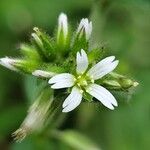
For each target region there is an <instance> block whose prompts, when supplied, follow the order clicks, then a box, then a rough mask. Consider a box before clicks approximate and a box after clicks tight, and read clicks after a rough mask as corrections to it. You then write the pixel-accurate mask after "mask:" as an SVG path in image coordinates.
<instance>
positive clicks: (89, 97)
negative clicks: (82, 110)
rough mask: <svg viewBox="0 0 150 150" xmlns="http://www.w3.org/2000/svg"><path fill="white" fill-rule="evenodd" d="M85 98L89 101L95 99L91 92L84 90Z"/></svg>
mask: <svg viewBox="0 0 150 150" xmlns="http://www.w3.org/2000/svg"><path fill="white" fill-rule="evenodd" d="M83 98H84V99H85V100H87V101H88V102H92V101H93V96H91V95H90V94H88V93H86V92H84V94H83Z"/></svg>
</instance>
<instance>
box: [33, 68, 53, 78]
mask: <svg viewBox="0 0 150 150" xmlns="http://www.w3.org/2000/svg"><path fill="white" fill-rule="evenodd" d="M32 75H34V76H36V77H44V78H50V77H53V76H54V75H56V74H55V73H54V72H48V71H43V70H35V71H34V72H32Z"/></svg>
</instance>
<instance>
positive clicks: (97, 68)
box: [87, 56, 119, 80]
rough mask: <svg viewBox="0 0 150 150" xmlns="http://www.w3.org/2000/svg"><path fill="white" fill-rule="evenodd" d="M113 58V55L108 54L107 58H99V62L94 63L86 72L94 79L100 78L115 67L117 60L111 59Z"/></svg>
mask: <svg viewBox="0 0 150 150" xmlns="http://www.w3.org/2000/svg"><path fill="white" fill-rule="evenodd" d="M114 59H115V57H114V56H110V57H107V58H105V59H103V60H101V61H100V62H99V63H97V64H96V65H94V66H93V67H92V68H91V69H90V70H89V71H88V72H87V74H88V75H89V76H91V77H93V79H94V80H97V79H99V78H102V77H103V76H105V75H106V74H108V73H110V72H111V71H113V70H114V69H115V68H116V67H117V65H118V63H119V61H118V60H115V61H113V60H114Z"/></svg>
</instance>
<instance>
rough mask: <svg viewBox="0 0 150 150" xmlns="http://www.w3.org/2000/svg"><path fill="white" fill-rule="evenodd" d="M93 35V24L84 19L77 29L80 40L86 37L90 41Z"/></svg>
mask: <svg viewBox="0 0 150 150" xmlns="http://www.w3.org/2000/svg"><path fill="white" fill-rule="evenodd" d="M91 33H92V22H89V20H88V19H87V18H84V19H82V20H81V21H80V24H79V27H78V29H77V36H78V38H79V39H80V38H83V37H85V38H86V40H87V41H88V40H89V38H90V36H91Z"/></svg>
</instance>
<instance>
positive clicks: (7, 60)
mask: <svg viewBox="0 0 150 150" xmlns="http://www.w3.org/2000/svg"><path fill="white" fill-rule="evenodd" d="M16 62H17V60H14V59H11V58H8V57H5V58H1V59H0V64H1V65H2V66H4V67H6V68H8V69H10V70H13V71H18V69H17V68H15V67H14V66H13V65H14V64H15V63H16Z"/></svg>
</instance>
